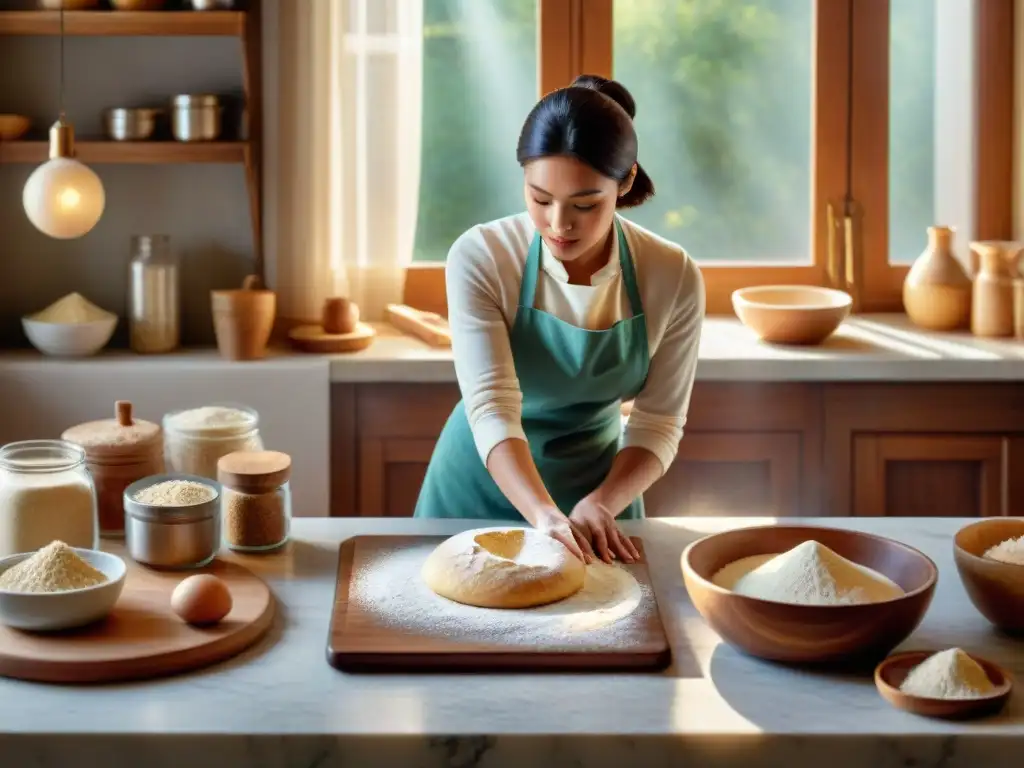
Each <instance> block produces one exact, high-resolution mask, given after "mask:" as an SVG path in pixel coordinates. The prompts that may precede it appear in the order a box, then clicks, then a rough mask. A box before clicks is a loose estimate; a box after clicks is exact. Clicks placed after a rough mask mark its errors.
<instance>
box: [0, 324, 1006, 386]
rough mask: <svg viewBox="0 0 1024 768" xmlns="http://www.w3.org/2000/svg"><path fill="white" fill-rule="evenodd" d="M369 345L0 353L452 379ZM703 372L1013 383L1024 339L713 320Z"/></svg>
mask: <svg viewBox="0 0 1024 768" xmlns="http://www.w3.org/2000/svg"><path fill="white" fill-rule="evenodd" d="M376 328H377V331H378V336H377V339H376V340H375V342H374V343H373V344H372V345H371V346H370V347H369V348H368V349H366V350H363V351H361V352H355V353H350V354H344V355H304V354H301V353H296V352H293V351H291V350H288V349H275V350H272V351H271V352H270V354H269V355H268V356H267V358H266V359H264V360H259V361H248V362H244V363H234V362H228V361H225V360H222V359H221V358H220V357H219V356H218V354H217V350H216V349H201V350H192V349H185V350H181V351H178V352H174V353H171V354H168V355H154V356H140V355H135V354H132V353H130V352H122V351H114V350H112V351H105V352H103V353H101V354H100V355H98V356H96V357H91V358H85V359H80V360H76V359H60V358H47V357H43V356H42V355H40V354H39V353H37V352H35V351H19V352H6V353H2V354H0V370H3V369H5V368H8V367H17V368H19V369H25V368H29V369H32V370H34V371H38V372H44V371H52V370H53V367H54V366H56V367H60V368H61V369H62V373H63V372H64V371H81V370H88V369H90V368H92V367H93V366H95V365H102V367H103V368H104V369H106V368H109V367H110V366H108V365H107V364H108V363H111V364H114V365H122V366H124V365H132V366H143V367H147V368H149V367H152V368H154V369H159V370H176V371H183V372H187V371H189V370H215V369H217V368H218V367H221V366H228V367H235V368H237V367H239V366H246V367H248V368H252V369H253V370H259V369H260V368H261V367H267V368H275V367H278V368H279V367H281V366H282V365H285V364H287V362H288V361H290V360H294V359H296V358H299V359H302V360H304V361H306V364H307V365H309V366H311V367H314V368H318V367H320V366H326V367H328V369H329V375H330V380H331V381H332V382H349V383H353V382H371V383H375V382H410V383H417V382H423V383H429V382H455V366H454V364H453V362H452V352H451V349H438V348H435V347H431V346H429V345H427V344H426V343H424V342H422V341H420V340H419V339H416V338H414V337H411V336H407V335H404V334H402V333H400V332H399V331H397V330H396V329H395V328H393V327H392V326H390V325H388V324H377V325H376ZM697 378H698V379H700V380H708V381H794V382H795V381H806V382H814V381H821V382H828V381H1016V380H1020V379H1024V341H1018V340H1016V339H983V338H978V337H975V336H972V335H971V334H970V333H967V332H958V333H931V332H925V331H922V330H920V329H918V328H916V327H914V326H913V325H912V324H911V323H910V321H909V320H908V319H907V317H906V316H905V315H902V314H867V315H857V316H855V317H852V318H850V319H848V320H847V321H846V322H845V323H843V325H841V326H840V327H839V329H838V330H837V331H836V333H835V334H833V335H832V336H831V337H830V338H829V339H828V340H826V341H825V343H823V344H821V345H819V346H814V347H792V346H779V345H772V344H766V343H764V342H761V341H760V340H758V339H757V338H756V337H755V336H754V334H753V332H751V331H750V330H749V329H747V328H746V327H745V326H743V325H742V324H741V323H740V322H739V321H738V320H736V319H735V318H727V317H709V318H707V320H706V321H705V325H704V332H703V334H702V336H701V345H700V359H699V363H698V365H697Z"/></svg>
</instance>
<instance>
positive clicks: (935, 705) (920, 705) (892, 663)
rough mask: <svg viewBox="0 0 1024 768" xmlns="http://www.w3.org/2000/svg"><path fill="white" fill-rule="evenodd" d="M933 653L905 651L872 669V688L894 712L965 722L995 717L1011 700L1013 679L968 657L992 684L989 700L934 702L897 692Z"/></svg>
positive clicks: (992, 665)
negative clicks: (989, 716)
mask: <svg viewBox="0 0 1024 768" xmlns="http://www.w3.org/2000/svg"><path fill="white" fill-rule="evenodd" d="M933 653H935V651H907V652H906V653H896V654H893V655H892V656H889V657H888V658H886V659H885V660H884V661H883V662H882V663H881V664H879V665H878V666H877V667H876V668H875V688H876V689H878V693H879V694H881V696H882V698H883V699H885V700H886V701H887V702H889V703H890V704H892V705H893V706H894V707H896V708H897V709H902V710H904V711H906V712H913V713H914V714H915V715H922V716H924V717H943V718H950V719H961V718H962V719H966V718H970V717H981V716H983V715H991V714H995V713H996V712H998V711H999V710H1001V709H1002V708H1003V707H1004V706H1005V705H1006V702H1007V701H1008V700H1009V698H1010V692H1011V691H1012V690H1013V678H1012V677H1011V675H1010V673H1009V672H1007V671H1006V670H1005V669H1003V668H1002V667H1000V666H999V665H998V664H996V663H994V662H991V661H989V660H988V659H983V658H981V657H980V656H975V655H974V654H973V653H968V654H967V655H968V656H970V657H971V658H972V659H974V661H976V662H978V664H979V665H981V668H982V669H984V670H985V674H986V675H988V679H989V680H990V681H992V684H993V685H994V686H995V690H994V691H993V692H992V694H991V695H990V696H985V697H983V698H978V699H933V698H930V697H928V696H915V695H913V694H908V693H904V692H903V691H901V690H900V686H901V685H902V684H903V681H904V680H906V679H907V675H908V674H910V670H912V669H913V668H914V667H916V666H917V665H918V664H920V663H921V662H922V661H924V660H925V659H927V658H928V657H929V656H931V655H932V654H933Z"/></svg>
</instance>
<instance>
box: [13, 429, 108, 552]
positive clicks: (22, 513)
mask: <svg viewBox="0 0 1024 768" xmlns="http://www.w3.org/2000/svg"><path fill="white" fill-rule="evenodd" d="M54 540H58V541H63V542H64V543H65V544H67V545H68V546H71V547H84V548H87V549H96V548H97V547H98V546H99V521H98V519H97V509H96V489H95V486H94V485H93V481H92V477H91V476H90V474H89V471H88V469H87V468H86V465H85V451H83V450H82V449H81V448H79V447H78V446H76V445H74V444H72V443H69V442H67V441H64V440H25V441H22V442H17V443H8V444H7V445H5V446H3V448H0V557H6V556H7V555H14V554H18V553H21V552H34V551H36V550H38V549H40V548H42V547H45V546H46V545H47V544H49V543H50V542H52V541H54Z"/></svg>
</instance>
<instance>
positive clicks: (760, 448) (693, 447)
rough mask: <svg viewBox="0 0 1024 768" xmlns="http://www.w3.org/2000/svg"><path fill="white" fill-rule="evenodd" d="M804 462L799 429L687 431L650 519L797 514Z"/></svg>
mask: <svg viewBox="0 0 1024 768" xmlns="http://www.w3.org/2000/svg"><path fill="white" fill-rule="evenodd" d="M800 462H801V442H800V435H799V434H798V433H786V432H778V433H776V432H722V433H714V432H687V433H686V434H685V435H684V436H683V439H682V441H681V442H680V444H679V453H678V454H677V456H676V460H675V462H673V464H672V466H671V467H669V470H668V472H667V473H666V474H665V476H664V477H662V478H661V479H660V480H659V481H658V482H656V483H655V484H654V485H653V486H651V488H650V489H649V490H648V491H647V493H646V494H644V506H645V508H646V511H647V515H648V516H649V517H660V516H675V515H727V516H759V515H768V516H772V517H783V516H791V515H797V514H799V510H800Z"/></svg>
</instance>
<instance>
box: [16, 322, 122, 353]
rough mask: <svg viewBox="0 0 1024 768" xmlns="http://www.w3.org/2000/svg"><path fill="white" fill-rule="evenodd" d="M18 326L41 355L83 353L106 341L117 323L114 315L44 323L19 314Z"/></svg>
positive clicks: (100, 347) (93, 349) (95, 348)
mask: <svg viewBox="0 0 1024 768" xmlns="http://www.w3.org/2000/svg"><path fill="white" fill-rule="evenodd" d="M21 327H22V328H24V329H25V335H26V336H28V340H29V341H31V342H32V346H33V347H35V348H36V349H38V350H39V351H40V352H42V353H43V354H44V355H55V356H59V357H87V356H88V355H95V354H96V353H97V352H99V351H100V350H101V349H103V347H105V346H106V345H107V342H108V341H110V337H111V336H112V335H113V334H114V328H115V327H117V315H111V316H110V317H107V318H104V319H103V320H96V321H94V322H91V323H45V322H42V321H39V320H31V319H29V318H27V317H23V318H22V319H21Z"/></svg>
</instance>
